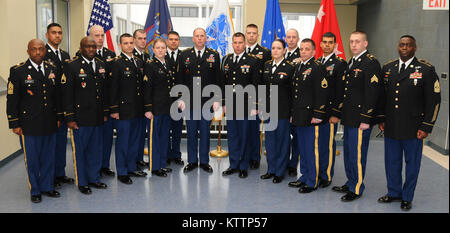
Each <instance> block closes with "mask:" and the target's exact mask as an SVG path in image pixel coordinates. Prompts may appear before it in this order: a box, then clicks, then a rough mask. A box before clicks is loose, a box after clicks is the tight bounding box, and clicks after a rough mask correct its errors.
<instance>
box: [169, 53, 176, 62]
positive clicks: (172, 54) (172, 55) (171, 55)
mask: <svg viewBox="0 0 450 233" xmlns="http://www.w3.org/2000/svg"><path fill="white" fill-rule="evenodd" d="M170 59H172V61H173V62H175V51H172V52H171V53H170Z"/></svg>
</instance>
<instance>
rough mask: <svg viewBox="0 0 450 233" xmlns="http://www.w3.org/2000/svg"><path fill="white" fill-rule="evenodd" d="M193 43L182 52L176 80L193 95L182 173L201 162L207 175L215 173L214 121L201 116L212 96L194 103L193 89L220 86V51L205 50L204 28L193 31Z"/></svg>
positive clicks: (187, 123)
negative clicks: (212, 150) (211, 155)
mask: <svg viewBox="0 0 450 233" xmlns="http://www.w3.org/2000/svg"><path fill="white" fill-rule="evenodd" d="M192 41H193V42H194V47H193V48H189V49H186V50H184V51H182V52H181V62H180V65H179V73H178V77H179V78H177V84H184V85H186V86H187V87H188V88H189V91H190V93H191V99H190V105H189V106H190V107H189V108H188V109H187V111H188V112H187V113H186V115H187V117H188V118H187V119H186V127H187V141H188V146H187V149H188V164H187V165H186V166H185V167H184V169H183V171H184V172H189V171H192V170H193V169H195V168H197V167H198V162H199V161H198V160H199V159H200V167H201V168H202V169H203V170H205V171H206V172H209V173H212V172H213V169H212V167H211V166H210V165H209V150H210V147H209V133H210V132H209V131H210V128H209V127H210V123H211V120H206V119H205V118H204V116H203V115H202V106H203V104H205V102H206V101H208V100H209V99H210V97H201V103H196V102H194V95H196V93H194V87H195V89H197V90H200V91H201V90H203V88H204V87H205V86H207V85H210V84H213V85H218V84H219V75H220V57H219V53H218V52H217V51H215V50H213V49H210V48H206V46H205V43H206V32H205V30H204V29H203V28H197V29H195V30H194V33H193V38H192ZM211 97H213V96H211ZM195 101H197V100H195ZM180 104H181V105H182V106H180V107H181V109H182V110H183V111H184V109H185V108H186V103H184V102H183V101H180ZM219 107H220V103H219V102H216V101H214V104H213V106H212V108H213V110H214V111H217V110H218V109H219ZM198 131H200V132H199V135H200V146H199V145H198V140H197V138H198V137H197V134H198Z"/></svg>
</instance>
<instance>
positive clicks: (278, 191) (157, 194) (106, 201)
mask: <svg viewBox="0 0 450 233" xmlns="http://www.w3.org/2000/svg"><path fill="white" fill-rule="evenodd" d="M215 145H216V142H215V141H214V140H213V141H212V142H211V147H212V148H215ZM222 145H223V148H224V149H226V148H227V147H226V140H224V141H223V144H222ZM338 149H339V150H340V151H341V152H342V147H338ZM182 151H183V157H182V158H183V160H184V161H185V162H186V157H187V155H186V141H184V140H183V142H182ZM67 152H68V153H67V167H66V171H67V175H68V176H69V177H74V172H73V165H72V158H71V154H72V153H71V152H72V151H71V148H70V147H69V146H68V147H67ZM111 164H112V168H113V170H115V165H114V155H113V156H112V159H111ZM210 164H211V166H212V167H213V169H214V172H213V174H208V173H206V172H204V171H203V170H201V169H196V170H194V171H192V172H190V173H187V174H184V173H183V171H182V167H181V166H178V165H174V164H172V165H171V166H170V167H172V168H173V169H174V171H173V172H172V173H170V174H169V176H168V177H167V178H161V177H151V176H150V175H149V176H148V177H146V178H132V179H133V182H134V183H133V184H132V185H125V184H122V183H120V182H118V180H117V179H116V178H115V177H114V178H103V179H102V181H103V182H104V183H106V184H107V185H108V189H106V190H97V189H93V193H92V194H91V195H88V196H87V195H83V194H81V193H80V192H79V191H78V189H77V188H76V187H75V186H74V185H64V186H63V187H62V188H61V189H58V191H59V192H60V193H61V197H60V198H56V199H53V198H50V197H46V196H43V197H42V199H43V200H42V202H41V203H38V204H33V203H31V201H30V196H29V191H28V187H27V180H26V179H27V178H26V173H25V168H24V161H23V155H22V156H19V157H17V158H16V159H14V160H12V161H11V162H9V163H8V164H6V165H5V166H3V167H2V168H0V212H26V213H28V212H39V213H40V212H44V213H48V212H50V213H60V212H69V213H73V212H75V213H78V212H82V213H85V212H106V213H111V212H113V213H115V212H118V213H121V212H141V213H142V212H150V213H156V212H165V213H167V212H182V213H184V212H194V213H208V212H214V213H224V212H234V213H241V212H254V213H265V212H275V213H280V212H282V213H305V212H306V213H311V212H319V213H324V212H331V213H341V212H344V213H395V212H403V211H401V210H400V203H398V202H396V203H393V204H379V203H377V199H378V198H379V197H380V196H382V195H384V194H385V193H386V192H387V190H386V178H385V172H384V158H383V141H380V140H372V141H371V144H370V146H369V156H368V162H367V170H366V177H365V180H364V183H365V185H366V190H365V192H364V195H363V196H362V197H361V198H360V199H358V200H356V201H354V202H351V203H344V202H341V201H340V197H341V196H342V194H340V193H335V192H333V191H331V186H333V185H342V184H344V182H345V181H346V178H345V172H344V164H343V156H342V153H341V155H340V156H338V157H337V159H336V165H335V178H334V180H333V184H332V185H331V186H330V187H328V188H325V189H318V190H317V191H315V192H313V193H310V194H299V193H298V192H297V189H294V188H289V187H288V185H287V184H288V182H290V181H293V180H295V178H293V177H288V176H286V177H285V179H284V180H283V182H282V183H279V184H273V183H272V181H271V180H261V179H260V178H259V176H260V175H262V174H264V173H265V172H266V168H267V164H266V161H265V157H263V159H262V162H261V167H260V169H259V170H250V171H249V176H248V178H247V179H240V178H239V177H238V176H237V174H236V175H233V176H228V177H223V176H222V171H223V170H225V169H226V168H228V165H229V163H228V158H222V159H218V158H211V159H210ZM423 212H427V213H428V212H433V213H436V212H437V213H443V212H444V213H448V212H449V172H448V170H447V169H445V168H444V167H442V166H440V165H438V164H437V163H435V162H434V161H432V160H431V159H429V158H428V157H426V156H424V157H423V159H422V167H421V171H420V175H419V180H418V184H417V188H416V192H415V198H414V201H413V209H412V210H411V211H410V213H423Z"/></svg>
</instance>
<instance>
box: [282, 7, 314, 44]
mask: <svg viewBox="0 0 450 233" xmlns="http://www.w3.org/2000/svg"><path fill="white" fill-rule="evenodd" d="M281 15H282V17H283V24H284V29H285V30H286V31H287V30H289V29H291V28H294V29H297V31H298V34H299V37H300V41H301V40H303V39H305V38H311V35H312V33H313V31H314V24H315V23H316V15H315V14H305V13H286V12H282V13H281ZM299 43H300V42H299Z"/></svg>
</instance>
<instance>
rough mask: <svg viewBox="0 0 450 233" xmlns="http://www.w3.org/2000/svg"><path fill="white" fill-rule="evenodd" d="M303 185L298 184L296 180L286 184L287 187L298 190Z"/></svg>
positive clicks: (301, 183) (303, 184)
mask: <svg viewBox="0 0 450 233" xmlns="http://www.w3.org/2000/svg"><path fill="white" fill-rule="evenodd" d="M305 185H306V184H305V183H303V182H300V181H298V180H297V181H292V182H289V184H288V186H289V187H291V188H300V187H302V186H305Z"/></svg>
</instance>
